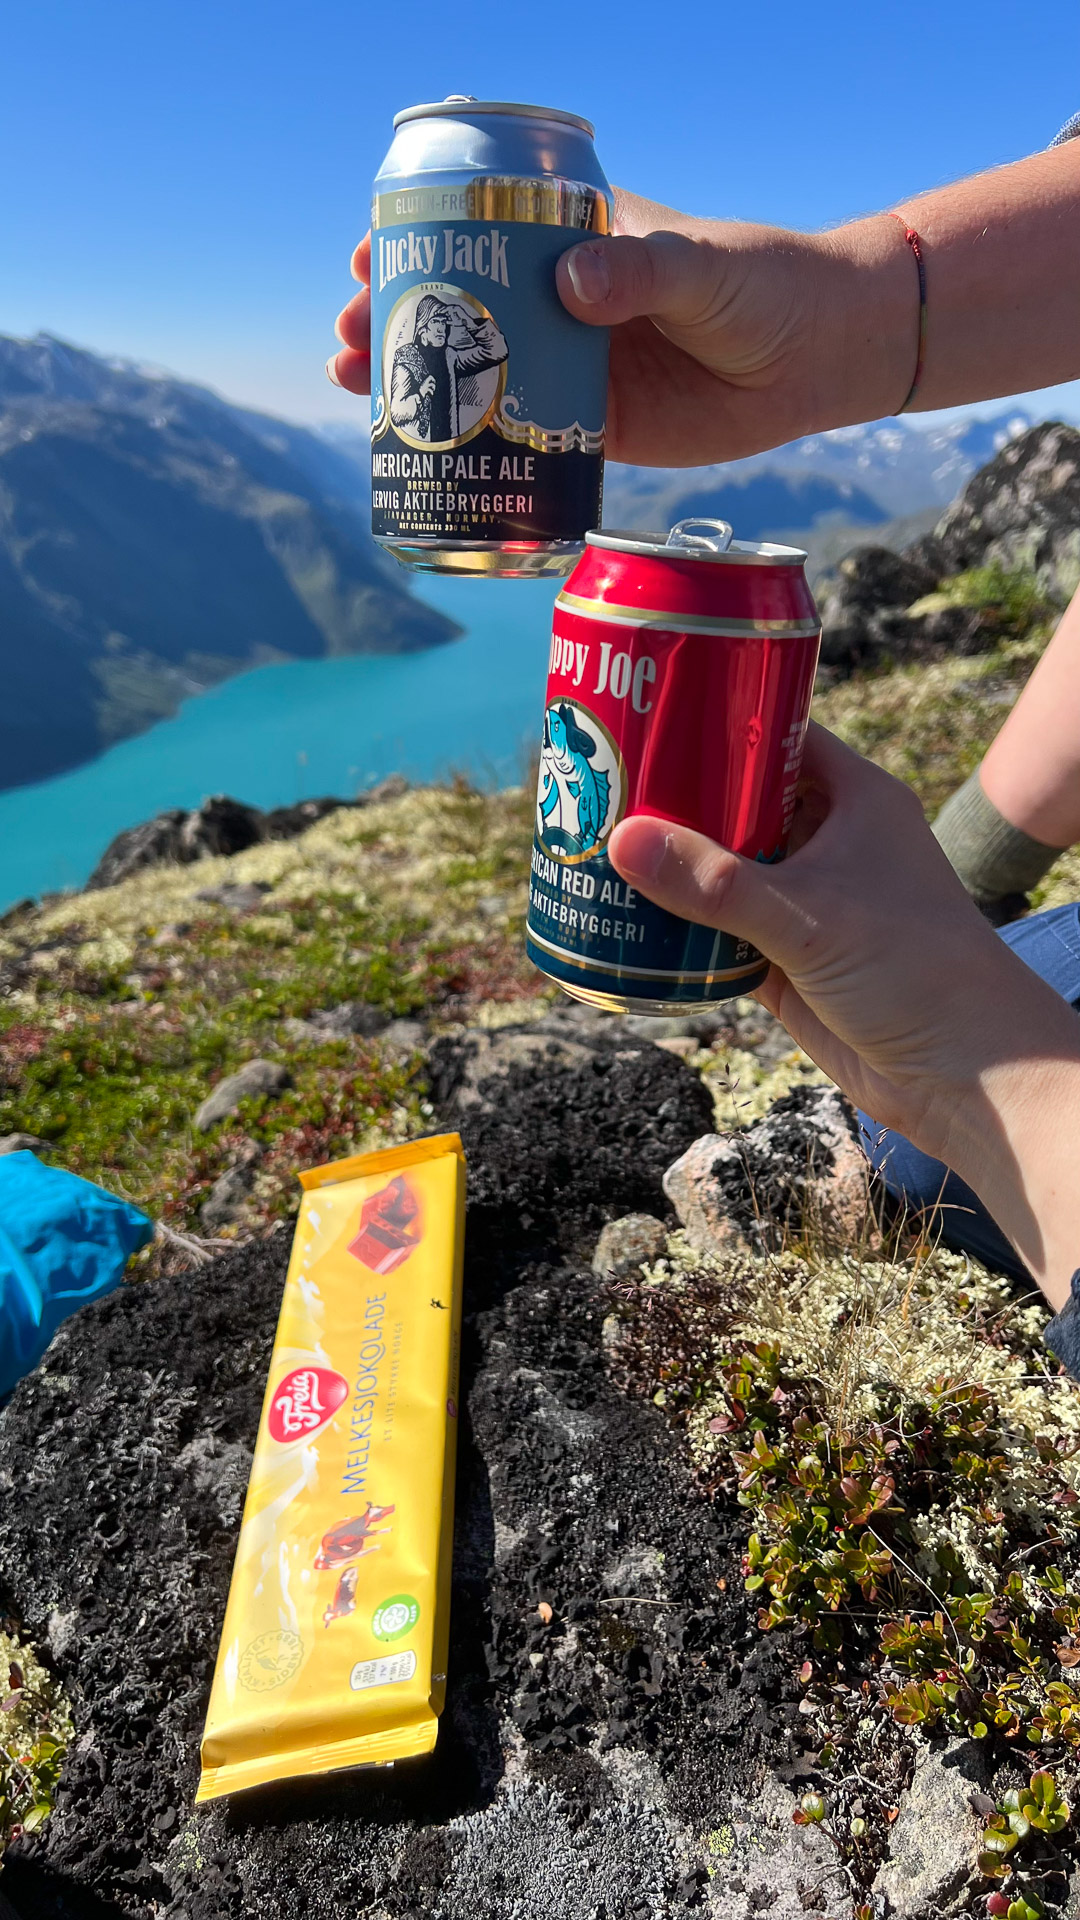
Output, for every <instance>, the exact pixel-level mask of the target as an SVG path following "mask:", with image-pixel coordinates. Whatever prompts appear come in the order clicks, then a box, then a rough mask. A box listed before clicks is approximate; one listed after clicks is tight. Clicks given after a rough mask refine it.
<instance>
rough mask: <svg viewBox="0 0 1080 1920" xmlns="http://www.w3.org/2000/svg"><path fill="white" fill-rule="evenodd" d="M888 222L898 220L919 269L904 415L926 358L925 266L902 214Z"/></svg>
mask: <svg viewBox="0 0 1080 1920" xmlns="http://www.w3.org/2000/svg"><path fill="white" fill-rule="evenodd" d="M889 218H890V220H899V222H900V225H901V226H902V227H903V229H904V239H905V240H906V241H907V243H908V246H909V247H910V248H911V251H912V253H913V254H914V255H915V265H916V266H917V267H918V269H919V352H918V357H917V358H916V361H915V378H914V379H913V381H912V383H911V385H910V387H909V388H908V391H907V397H906V399H905V400H904V404H903V406H901V407H897V409H896V411H897V413H906V412H907V410H908V408H909V407H910V405H911V403H912V401H913V400H914V398H915V394H916V391H917V389H918V385H919V381H920V380H921V379H922V373H923V361H924V360H925V358H926V264H925V262H924V260H923V254H922V241H921V240H920V238H919V236H918V234H917V233H916V231H915V229H914V227H909V226H908V223H907V221H906V220H905V219H904V216H903V214H902V213H890V215H889Z"/></svg>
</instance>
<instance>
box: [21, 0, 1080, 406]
mask: <svg viewBox="0 0 1080 1920" xmlns="http://www.w3.org/2000/svg"><path fill="white" fill-rule="evenodd" d="M3 38H4V51H3V60H2V67H0V177H2V179H3V182H4V187H3V192H2V195H0V332H7V333H16V334H25V333H33V332H36V331H37V330H38V329H44V330H46V331H48V332H52V333H57V334H60V335H61V336H63V337H66V338H68V339H72V340H75V341H78V342H79V343H81V344H83V345H86V346H90V347H93V348H95V349H97V350H99V351H102V352H107V353H117V354H122V355H125V356H130V357H133V358H136V359H141V360H148V361H152V362H155V363H157V364H160V365H164V366H168V367H170V368H172V369H174V370H175V371H177V372H178V373H181V374H184V375H186V376H187V377H189V378H193V379H198V380H203V381H206V382H208V383H210V384H211V385H213V386H215V387H217V388H218V389H219V390H221V391H222V392H224V393H226V394H228V395H229V396H230V397H233V398H236V399H240V400H243V401H245V402H247V403H248V404H251V405H256V406H261V407H265V408H266V409H267V410H269V411H273V412H281V413H285V414H288V415H291V416H292V417H294V418H296V419H308V420H317V419H328V418H334V417H349V416H350V415H351V417H353V418H359V407H358V403H355V402H352V403H350V402H349V401H348V399H347V398H345V397H343V396H339V395H337V394H336V393H335V392H334V391H333V390H332V389H331V388H329V386H328V385H327V383H326V380H325V377H324V375H323V372H322V367H323V362H324V360H325V358H326V355H327V354H328V353H329V352H330V351H331V349H332V347H333V340H332V336H331V327H332V322H333V316H334V313H335V312H336V310H337V308H338V306H339V305H340V304H341V303H342V302H343V300H344V299H345V298H346V297H347V296H348V294H349V292H350V288H351V283H350V281H349V279H348V257H349V253H350V250H351V248H352V246H353V244H354V243H355V241H356V240H357V239H359V237H360V235H361V233H362V232H363V230H364V228H365V226H366V224H367V205H368V199H369V194H370V184H371V177H372V174H373V172H374V169H375V167H376V165H377V164H378V162H379V160H380V158H381V157H382V154H383V152H384V150H385V147H386V145H387V143H388V139H389V135H390V122H391V117H392V115H393V113H394V111H395V109H397V108H398V107H401V106H405V105H409V104H411V103H413V102H415V101H419V100H428V99H440V98H442V97H443V95H445V94H446V93H450V92H468V93H474V94H477V95H488V96H496V97H503V98H511V99H525V100H538V101H542V102H547V103H548V104H551V105H556V106H566V107H570V108H573V109H575V110H577V111H578V112H583V113H585V114H587V115H589V117H590V118H592V119H593V120H595V122H596V126H597V144H598V148H599V151H600V155H601V158H602V160H603V161H604V164H605V166H606V168H607V171H608V173H609V175H610V176H611V178H613V179H615V180H618V181H620V182H621V183H623V184H624V185H626V186H628V187H631V188H635V189H637V190H639V191H642V192H647V193H649V194H650V195H652V196H654V197H655V198H657V199H660V200H666V201H668V202H669V203H671V204H674V205H676V206H681V207H685V208H687V209H689V210H690V211H693V212H697V213H703V214H736V215H741V216H746V217H751V218H757V219H764V220H772V221H779V222H785V223H789V224H792V225H797V226H808V227H819V226H824V225H827V224H829V223H831V222H834V221H838V220H842V219H844V218H846V217H848V216H850V215H852V214H855V213H858V212H860V211H865V210H868V209H872V208H874V207H877V206H882V205H888V204H889V203H890V202H891V201H895V200H897V199H899V198H900V197H902V196H903V195H905V194H908V193H911V192H913V191H915V190H917V189H918V188H921V187H926V186H930V185H934V184H937V183H939V182H942V181H946V180H950V179H953V178H956V177H957V176H959V175H961V174H964V173H968V172H971V171H974V170H975V169H977V168H980V167H986V166H992V165H995V164H998V163H1000V162H1002V161H1006V160H1010V159H1013V158H1015V157H1017V156H1019V155H1021V154H1024V153H1028V152H1030V151H1032V150H1033V149H1035V148H1037V147H1041V146H1044V145H1045V144H1046V143H1047V141H1048V140H1049V139H1050V138H1051V136H1052V135H1053V134H1054V133H1055V132H1056V130H1057V128H1058V127H1059V126H1060V125H1061V123H1062V122H1063V121H1064V120H1065V119H1066V118H1067V117H1068V116H1069V114H1070V113H1072V112H1075V111H1076V110H1077V109H1078V108H1080V6H1078V4H1077V0H1042V4H1041V5H1039V6H1037V7H1032V6H1030V5H1023V4H1021V0H947V4H945V5H942V0H857V3H856V0H824V3H823V4H820V3H819V4H817V5H809V4H806V0H802V4H798V5H795V4H793V3H792V0H774V4H773V5H772V6H771V7H766V6H761V5H755V6H744V7H741V8H740V7H737V6H736V7H732V6H730V5H729V6H719V5H714V6H712V7H702V6H701V5H698V6H695V7H690V6H687V5H682V6H675V5H668V6H665V7H661V6H653V7H646V6H644V5H641V4H639V3H638V0H594V4H592V5H591V6H582V5H581V4H572V0H545V4H544V5H542V6H540V5H537V6H529V5H527V4H525V0H502V4H499V5H496V4H493V0H457V4H454V5H446V4H444V5H442V6H435V5H433V4H431V0H412V4H408V5H407V4H402V0H396V3H395V4H393V5H389V4H388V5H386V6H384V7H379V6H377V5H375V4H373V3H372V0H361V4H360V5H355V4H354V5H351V6H344V5H340V4H330V3H329V0H259V4H258V5H256V4H254V3H253V0H184V3H183V4H177V0H151V3H149V4H148V0H92V4H89V5H88V4H87V0H29V3H28V4H24V5H22V6H15V7H12V8H11V9H10V10H9V11H8V13H7V15H6V19H5V26H4V35H3ZM1077 392H1080V389H1075V390H1074V391H1073V392H1072V393H1071V394H1070V395H1068V396H1061V398H1063V399H1065V401H1066V404H1068V410H1069V412H1070V413H1071V414H1073V415H1078V414H1080V400H1078V399H1077Z"/></svg>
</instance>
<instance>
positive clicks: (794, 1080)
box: [691, 1047, 830, 1133]
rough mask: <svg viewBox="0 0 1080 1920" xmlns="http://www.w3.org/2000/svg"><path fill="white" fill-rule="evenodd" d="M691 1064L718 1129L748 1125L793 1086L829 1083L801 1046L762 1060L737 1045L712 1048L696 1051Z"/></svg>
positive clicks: (762, 1116) (729, 1130)
mask: <svg viewBox="0 0 1080 1920" xmlns="http://www.w3.org/2000/svg"><path fill="white" fill-rule="evenodd" d="M691 1064H692V1065H694V1066H696V1067H697V1068H698V1069H699V1070H700V1072H701V1077H702V1079H703V1080H704V1082H705V1085H706V1086H707V1087H708V1089H709V1092H710V1093H711V1095H712V1100H713V1110H714V1112H715V1114H716V1128H717V1132H718V1133H730V1132H732V1130H733V1129H737V1128H740V1127H752V1126H753V1124H754V1122H755V1120H761V1119H763V1118H764V1116H765V1114H767V1113H768V1111H769V1108H770V1107H771V1106H773V1105H774V1104H775V1102H776V1101H777V1100H780V1099H782V1098H783V1096H784V1094H785V1093H790V1092H791V1091H792V1089H793V1088H794V1087H826V1086H828V1085H829V1084H830V1082H829V1078H828V1075H827V1074H824V1073H822V1071H821V1068H820V1067H818V1066H815V1064H814V1062H813V1061H812V1060H811V1058H810V1056H809V1054H808V1053H804V1052H803V1051H802V1048H801V1047H792V1049H791V1051H790V1053H786V1054H784V1056H783V1057H782V1058H781V1059H780V1060H776V1061H762V1060H760V1059H759V1058H758V1056H757V1055H756V1054H755V1053H750V1052H746V1051H744V1049H742V1048H741V1047H724V1048H716V1049H715V1050H714V1051H712V1052H709V1053H705V1054H699V1055H698V1056H697V1058H696V1059H695V1060H694V1061H693V1062H692V1063H691Z"/></svg>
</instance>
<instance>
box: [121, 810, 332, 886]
mask: <svg viewBox="0 0 1080 1920" xmlns="http://www.w3.org/2000/svg"><path fill="white" fill-rule="evenodd" d="M368 798H369V796H368V795H366V794H362V795H360V796H359V798H357V799H355V800H335V799H332V798H330V797H327V798H325V799H322V800H301V801H298V802H297V804H296V806H295V807H273V808H271V809H270V811H269V812H266V813H264V812H262V810H261V809H260V808H259V807H249V806H246V805H245V804H244V802H243V801H242V800H233V799H231V798H230V796H229V795H228V794H227V793H215V794H212V795H211V797H210V799H209V800H204V801H203V803H202V806H201V807H193V808H192V809H191V810H190V811H189V812H185V811H184V809H183V808H182V807H172V808H170V810H169V811H168V812H167V813H159V814H155V816H154V818H153V819H152V820H145V821H143V823H142V825H141V826H138V827H127V828H125V830H124V832H123V833H118V834H117V836H116V838H115V840H111V841H110V842H109V845H108V846H107V847H106V849H105V852H104V853H103V854H102V856H101V859H100V860H99V861H98V863H97V866H96V867H95V868H94V871H93V873H92V874H91V875H90V878H89V880H88V881H87V883H86V888H87V892H90V891H91V890H92V889H94V888H97V887H115V886H118V885H119V883H120V881H121V880H127V879H130V877H131V875H132V874H133V873H141V872H142V870H143V868H145V867H159V866H163V865H166V864H171V865H174V866H187V865H189V864H190V863H191V862H192V861H194V860H202V859H204V858H205V857H206V856H207V854H230V853H243V852H244V851H245V850H246V849H247V848H248V847H254V846H259V845H260V844H261V843H262V842H263V841H264V840H292V839H295V837H296V835H297V834H298V833H306V832H307V829H308V828H309V827H313V826H314V825H315V823H316V821H318V820H322V819H323V818H324V816H325V815H326V814H328V813H335V812H336V811H337V809H338V808H339V807H361V806H364V805H366V804H367V801H368ZM210 897H211V895H210V893H209V891H208V892H207V893H206V894H204V895H200V898H202V899H209V898H210ZM224 904H225V905H228V904H229V903H228V902H227V901H226V902H224Z"/></svg>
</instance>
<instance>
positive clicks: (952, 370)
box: [818, 140, 1080, 425]
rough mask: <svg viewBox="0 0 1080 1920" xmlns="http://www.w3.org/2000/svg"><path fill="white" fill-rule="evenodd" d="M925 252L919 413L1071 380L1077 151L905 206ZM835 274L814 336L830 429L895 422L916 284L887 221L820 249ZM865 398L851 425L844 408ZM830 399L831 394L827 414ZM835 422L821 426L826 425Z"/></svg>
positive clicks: (1079, 280)
mask: <svg viewBox="0 0 1080 1920" xmlns="http://www.w3.org/2000/svg"><path fill="white" fill-rule="evenodd" d="M898 210H899V211H900V212H901V213H902V214H903V216H904V220H905V222H906V223H907V224H909V225H910V226H912V227H914V228H915V229H916V231H917V232H918V234H919V236H920V239H921V241H922V247H923V254H924V259H925V263H926V278H927V316H928V319H927V341H926V359H925V365H924V369H923V374H922V379H921V381H920V384H919V391H918V393H917V395H916V396H915V398H914V401H913V402H912V405H913V408H914V409H915V410H917V411H926V410H929V409H931V408H934V407H945V406H956V405H959V404H961V403H962V402H965V401H971V400H988V399H994V398H996V397H998V396H999V395H1002V394H1009V393H1016V392H1018V391H1021V390H1025V389H1027V388H1034V387H1044V386H1051V385H1053V384H1055V383H1056V382H1058V381H1062V380H1069V379H1073V378H1075V377H1076V376H1077V375H1078V374H1080V140H1076V141H1070V142H1068V143H1067V144H1066V145H1064V146H1062V147H1057V148H1054V149H1053V150H1051V151H1050V152H1047V153H1038V154H1033V155H1032V156H1031V157H1030V158H1029V159H1026V160H1019V161H1017V162H1016V163H1015V164H1014V165H1012V166H1008V167H1001V168H999V169H997V170H996V171H994V172H991V173H982V174H977V175H975V176H974V177H973V178H972V179H970V180H961V181H958V182H957V183H956V184H955V185H953V186H948V187H940V188H937V189H935V190H934V191H933V192H931V193H926V194H922V195H919V196H917V197H916V198H913V199H907V200H904V201H903V202H902V203H901V205H900V207H899V209H898ZM821 246H822V249H823V251H824V254H825V256H826V259H827V260H828V262H829V263H830V266H831V268H832V270H833V284H834V285H835V288H836V294H835V296H834V295H832V294H831V292H830V286H829V276H826V279H825V281H824V284H823V287H822V289H821V291H820V292H819V296H818V297H819V301H820V300H821V298H822V295H823V296H824V299H823V304H822V305H821V306H820V308H819V318H818V326H819V331H820V335H821V340H822V346H823V348H824V350H825V353H826V356H827V359H828V361H829V364H830V372H829V375H828V376H827V381H826V385H827V387H828V388H835V394H836V402H837V404H836V406H835V407H832V408H829V409H828V410H829V411H830V412H834V413H835V414H836V419H835V424H837V425H841V424H845V423H846V422H848V421H849V420H852V419H855V418H860V419H865V418H871V417H873V416H874V415H882V414H888V413H892V412H895V411H896V409H897V408H898V407H899V406H900V405H901V403H902V401H903V399H904V396H905V393H906V391H907V386H908V385H909V384H910V380H911V376H912V374H913V372H914V368H915V358H916V350H917V344H918V276H917V270H916V266H915V261H914V259H913V258H912V255H911V252H910V249H909V247H908V245H907V243H906V241H905V239H904V235H903V232H902V230H901V226H900V223H899V221H897V220H896V219H894V218H892V217H891V216H889V215H885V214H874V215H872V216H871V217H870V218H868V219H864V220H856V221H853V222H852V223H851V224H850V225H848V226H845V227H840V228H837V229H835V230H834V231H833V232H831V233H827V234H823V235H822V236H821ZM855 393H858V394H859V395H860V396H864V395H866V394H868V393H872V394H873V404H872V405H868V406H867V407H866V411H865V412H863V413H858V414H856V413H853V412H852V411H851V407H850V405H849V404H848V398H849V396H854V394H855ZM830 397H831V396H830V395H829V394H828V393H826V394H823V396H822V398H824V399H826V401H827V400H828V399H829V398H830ZM832 423H833V422H830V424H832Z"/></svg>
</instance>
